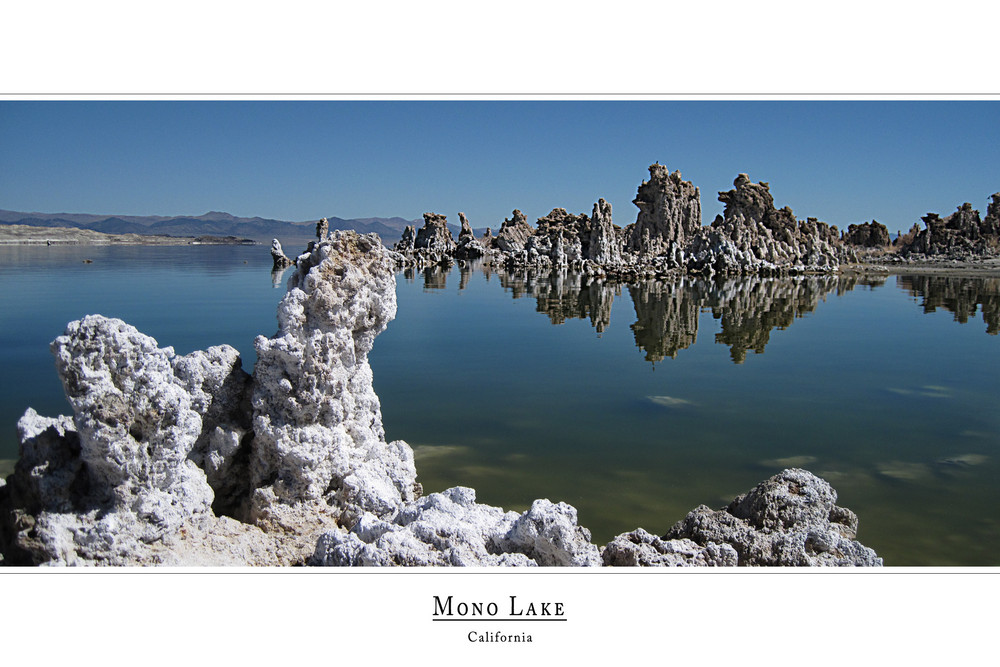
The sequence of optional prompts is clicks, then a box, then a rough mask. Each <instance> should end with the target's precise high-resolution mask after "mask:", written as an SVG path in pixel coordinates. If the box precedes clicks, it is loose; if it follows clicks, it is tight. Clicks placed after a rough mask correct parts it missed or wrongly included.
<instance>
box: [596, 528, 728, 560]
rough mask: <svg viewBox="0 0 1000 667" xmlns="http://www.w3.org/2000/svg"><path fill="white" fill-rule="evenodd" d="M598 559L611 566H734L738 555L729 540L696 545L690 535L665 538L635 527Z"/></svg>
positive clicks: (605, 548) (612, 544) (620, 536)
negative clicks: (671, 538)
mask: <svg viewBox="0 0 1000 667" xmlns="http://www.w3.org/2000/svg"><path fill="white" fill-rule="evenodd" d="M601 559H602V561H603V562H604V564H605V565H608V566H613V567H630V566H644V567H691V566H717V567H734V566H735V565H736V564H737V562H738V560H739V557H738V555H737V553H736V550H735V549H733V548H732V547H731V546H729V545H728V544H715V543H714V542H709V543H708V544H706V545H705V546H699V545H698V544H695V543H694V542H692V541H691V540H689V539H679V540H665V539H661V538H659V537H656V536H655V535H651V534H650V533H648V532H646V531H645V530H643V529H642V528H637V529H636V530H633V531H632V532H631V533H623V534H622V535H619V536H618V537H616V538H615V539H614V540H612V541H611V542H609V543H608V545H607V546H606V547H604V550H603V551H602V552H601Z"/></svg>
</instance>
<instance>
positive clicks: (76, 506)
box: [0, 315, 289, 565]
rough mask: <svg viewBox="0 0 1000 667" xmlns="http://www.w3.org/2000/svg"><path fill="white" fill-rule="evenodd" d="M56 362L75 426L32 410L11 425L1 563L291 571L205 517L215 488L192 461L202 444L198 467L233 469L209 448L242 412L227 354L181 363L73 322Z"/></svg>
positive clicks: (152, 346)
mask: <svg viewBox="0 0 1000 667" xmlns="http://www.w3.org/2000/svg"><path fill="white" fill-rule="evenodd" d="M52 350H53V353H54V354H55V355H56V366H57V370H58V372H59V375H60V378H61V379H62V382H63V387H64V389H65V390H66V395H67V399H68V400H69V402H70V405H71V406H72V407H73V410H74V417H73V418H72V419H70V418H69V417H57V418H54V419H50V418H45V417H40V416H39V415H38V414H37V413H35V412H34V411H33V410H31V409H29V410H28V411H27V412H26V413H25V415H24V416H23V417H22V418H21V420H20V421H19V422H18V436H19V439H20V442H21V446H20V450H21V452H20V453H21V456H20V459H19V461H18V463H17V466H16V468H15V472H14V475H12V476H11V480H12V483H11V485H10V486H11V487H12V488H11V489H10V492H9V493H8V494H7V498H6V499H5V500H4V502H3V504H4V509H3V511H2V512H0V546H2V548H3V551H4V552H5V558H6V559H7V561H8V562H11V563H12V564H30V563H35V564H41V563H44V564H62V565H74V564H108V565H130V564H133V565H134V564H157V563H182V562H183V563H188V564H198V563H201V564H226V563H229V564H236V563H243V564H252V563H259V564H264V563H267V562H270V563H276V562H289V561H288V555H289V554H288V553H287V551H286V550H283V549H282V548H280V547H279V546H278V545H275V544H274V543H273V540H271V539H270V538H268V537H267V536H265V535H263V533H261V532H260V531H259V530H258V529H255V528H253V527H251V526H246V525H243V524H239V523H238V522H234V521H232V520H231V519H228V518H226V517H216V516H215V515H214V514H213V513H212V510H211V504H212V501H213V498H214V494H213V491H212V488H211V486H210V485H209V483H208V480H207V478H206V475H205V472H204V471H203V470H202V469H201V468H199V467H198V465H197V464H196V463H195V462H194V461H193V460H192V459H191V458H189V457H190V455H191V453H192V451H193V450H194V448H195V446H196V444H198V443H199V442H202V443H204V446H205V447H204V450H203V451H201V452H200V453H199V454H198V455H197V456H200V458H201V459H202V460H203V461H209V460H211V461H214V462H216V463H218V464H219V467H218V468H217V470H221V469H224V467H225V464H226V463H227V462H229V463H231V459H227V457H226V455H225V454H226V451H224V450H225V448H224V447H223V448H220V449H216V448H215V444H216V441H215V439H214V434H215V432H216V430H217V429H218V430H220V431H225V430H226V429H232V428H238V424H234V422H233V420H231V414H229V412H228V408H230V407H233V406H234V405H236V404H240V403H241V399H240V398H239V397H238V394H239V392H240V387H241V386H245V378H243V377H241V376H240V373H241V372H242V371H241V370H239V369H238V357H235V356H234V355H232V354H231V353H230V351H231V348H224V347H222V348H213V349H211V350H209V351H207V352H203V353H195V354H193V355H188V356H187V357H177V356H175V355H174V353H173V350H172V349H171V348H162V349H161V348H159V347H158V346H157V343H156V341H155V340H154V339H152V338H150V337H149V336H145V335H144V334H141V333H139V332H138V331H136V330H135V329H134V328H133V327H130V326H129V325H127V324H125V323H124V322H122V321H120V320H114V319H109V318H105V317H101V316H100V315H91V316H88V317H86V318H84V319H83V320H80V321H77V322H71V323H70V324H69V325H68V326H67V329H66V333H65V334H64V335H62V336H60V337H59V338H57V339H56V340H55V341H54V342H53V344H52ZM175 365H176V366H178V367H180V368H181V370H180V374H178V373H175ZM234 366H237V367H236V368H234ZM192 392H193V393H192ZM208 393H211V394H213V396H212V397H211V398H210V399H209V398H208V396H207V394H208ZM203 415H204V416H205V420H204V421H203V418H202V416H203ZM235 422H239V419H236V420H235ZM206 423H207V424H208V425H209V430H207V431H206V430H205V428H204V425H205V424H206ZM231 469H232V468H230V470H231ZM223 534H224V535H226V537H225V538H222V537H220V536H221V535H223ZM220 540H221V541H222V542H221V543H220ZM205 544H214V545H215V547H216V548H219V547H220V545H221V544H225V545H226V546H225V548H220V550H218V551H212V550H210V551H204V550H203V549H204V545H205ZM197 545H202V546H201V547H199V546H197Z"/></svg>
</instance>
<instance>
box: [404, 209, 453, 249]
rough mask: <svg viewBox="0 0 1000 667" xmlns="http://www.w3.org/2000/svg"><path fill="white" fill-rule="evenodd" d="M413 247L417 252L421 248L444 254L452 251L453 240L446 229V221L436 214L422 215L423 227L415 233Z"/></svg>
mask: <svg viewBox="0 0 1000 667" xmlns="http://www.w3.org/2000/svg"><path fill="white" fill-rule="evenodd" d="M413 247H414V248H415V249H417V250H419V249H421V248H427V249H428V250H443V251H445V252H451V251H452V250H454V249H455V239H454V238H452V235H451V230H450V229H448V219H447V218H446V217H445V216H443V215H440V214H438V213H424V226H423V227H421V228H420V229H419V230H418V231H417V238H416V239H415V240H414V242H413Z"/></svg>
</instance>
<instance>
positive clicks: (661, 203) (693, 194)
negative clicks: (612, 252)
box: [625, 163, 701, 257]
mask: <svg viewBox="0 0 1000 667" xmlns="http://www.w3.org/2000/svg"><path fill="white" fill-rule="evenodd" d="M632 203H633V204H635V205H636V206H638V207H639V215H638V217H637V218H636V221H635V223H634V224H631V225H629V226H628V227H626V228H625V236H626V239H627V248H628V250H630V251H632V252H635V253H638V254H639V255H640V256H642V257H655V256H657V255H664V254H676V252H677V249H679V248H683V247H684V246H685V245H686V244H687V242H688V240H689V239H690V238H691V237H693V236H694V235H695V234H696V233H697V232H698V230H699V229H701V193H700V192H699V190H698V188H696V187H695V186H694V185H692V184H691V183H690V182H688V181H685V180H683V179H682V178H681V172H680V171H675V172H673V173H670V170H669V169H667V167H666V166H664V165H662V164H660V163H656V164H653V165H650V167H649V180H648V181H643V182H642V184H641V185H640V186H639V191H638V193H637V194H636V197H635V199H634V200H632Z"/></svg>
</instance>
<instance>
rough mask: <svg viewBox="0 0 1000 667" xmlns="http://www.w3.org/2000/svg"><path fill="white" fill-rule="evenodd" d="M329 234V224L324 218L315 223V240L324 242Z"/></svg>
mask: <svg viewBox="0 0 1000 667" xmlns="http://www.w3.org/2000/svg"><path fill="white" fill-rule="evenodd" d="M329 234H330V223H329V222H327V219H326V218H320V219H319V222H317V223H316V239H317V240H318V241H320V242H323V241H325V240H326V237H327V236H328V235H329Z"/></svg>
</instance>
